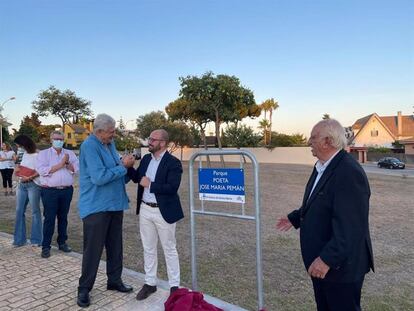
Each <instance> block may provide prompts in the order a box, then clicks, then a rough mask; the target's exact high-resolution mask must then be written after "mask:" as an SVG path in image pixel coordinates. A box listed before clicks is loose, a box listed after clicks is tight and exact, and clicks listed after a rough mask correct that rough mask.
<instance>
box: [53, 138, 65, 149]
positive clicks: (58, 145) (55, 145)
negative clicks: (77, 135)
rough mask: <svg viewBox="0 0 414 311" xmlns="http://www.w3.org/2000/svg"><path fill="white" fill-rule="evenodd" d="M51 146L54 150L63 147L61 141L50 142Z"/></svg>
mask: <svg viewBox="0 0 414 311" xmlns="http://www.w3.org/2000/svg"><path fill="white" fill-rule="evenodd" d="M52 146H53V147H55V148H56V149H62V147H63V140H52Z"/></svg>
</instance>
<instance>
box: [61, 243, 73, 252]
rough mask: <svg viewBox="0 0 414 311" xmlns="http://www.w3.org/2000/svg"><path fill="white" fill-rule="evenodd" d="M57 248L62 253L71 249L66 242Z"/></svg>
mask: <svg viewBox="0 0 414 311" xmlns="http://www.w3.org/2000/svg"><path fill="white" fill-rule="evenodd" d="M59 250H60V251H62V252H64V253H70V252H71V251H72V249H71V248H70V247H69V246H68V245H67V244H66V243H65V244H62V245H59Z"/></svg>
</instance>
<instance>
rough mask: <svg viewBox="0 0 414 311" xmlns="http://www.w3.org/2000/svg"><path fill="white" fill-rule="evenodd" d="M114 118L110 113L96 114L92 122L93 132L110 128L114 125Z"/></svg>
mask: <svg viewBox="0 0 414 311" xmlns="http://www.w3.org/2000/svg"><path fill="white" fill-rule="evenodd" d="M115 124H116V122H115V120H114V118H112V117H111V116H110V115H107V114H105V113H101V114H98V115H97V116H96V118H95V121H94V122H93V132H94V133H96V132H97V131H99V130H103V131H107V130H108V129H110V128H114V127H115Z"/></svg>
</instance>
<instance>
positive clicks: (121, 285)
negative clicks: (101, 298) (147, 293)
mask: <svg viewBox="0 0 414 311" xmlns="http://www.w3.org/2000/svg"><path fill="white" fill-rule="evenodd" d="M106 289H108V290H117V291H118V292H121V293H129V292H132V290H133V288H132V286H129V285H126V284H124V283H122V281H121V282H120V283H117V284H108V285H107V286H106Z"/></svg>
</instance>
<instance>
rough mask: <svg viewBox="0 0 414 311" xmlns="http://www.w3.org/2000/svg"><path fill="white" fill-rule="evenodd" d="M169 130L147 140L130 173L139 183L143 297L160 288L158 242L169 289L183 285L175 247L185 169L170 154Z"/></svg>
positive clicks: (172, 290)
mask: <svg viewBox="0 0 414 311" xmlns="http://www.w3.org/2000/svg"><path fill="white" fill-rule="evenodd" d="M168 140H169V137H168V133H167V132H166V131H165V130H162V129H160V130H155V131H153V132H152V133H151V135H150V137H149V139H148V151H149V152H150V154H147V155H145V156H144V157H143V158H142V160H141V163H140V165H139V167H138V169H137V170H135V169H134V168H129V169H128V176H129V177H130V178H131V179H132V180H133V181H134V182H135V183H139V185H138V196H137V214H139V215H140V216H139V226H140V234H141V240H142V246H143V248H144V269H145V284H144V286H143V287H142V289H141V290H140V291H139V292H138V294H137V300H144V299H146V298H147V297H148V296H149V295H151V294H152V293H154V292H155V291H156V290H157V263H158V262H157V243H158V238H159V239H160V241H161V245H162V248H163V250H164V256H165V261H166V264H167V273H168V282H169V285H170V292H171V293H172V292H174V291H175V290H177V289H178V286H179V285H180V264H179V260H178V253H177V249H176V240H175V226H176V222H177V221H178V220H180V219H181V218H183V217H184V214H183V210H182V208H181V203H180V198H179V196H178V193H177V192H178V188H179V186H180V182H181V175H182V173H183V169H182V166H181V162H180V161H179V160H178V159H177V158H176V157H174V156H172V155H171V154H170V153H168V151H167V148H168Z"/></svg>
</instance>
